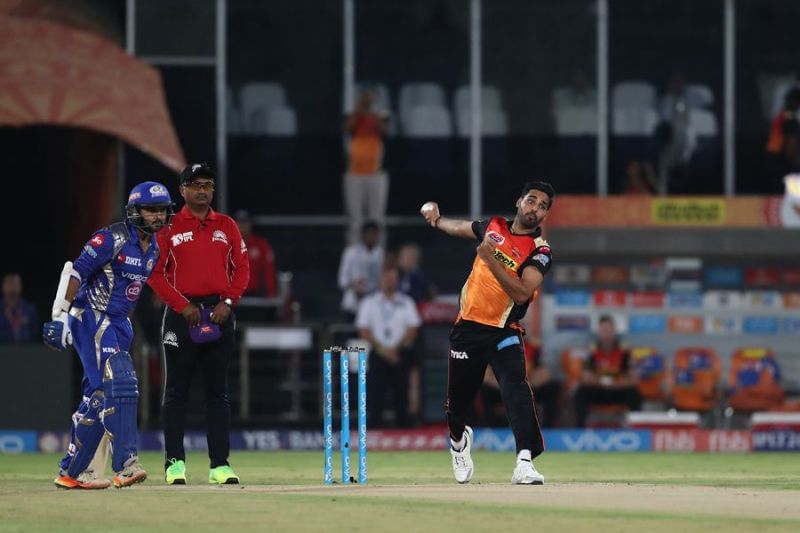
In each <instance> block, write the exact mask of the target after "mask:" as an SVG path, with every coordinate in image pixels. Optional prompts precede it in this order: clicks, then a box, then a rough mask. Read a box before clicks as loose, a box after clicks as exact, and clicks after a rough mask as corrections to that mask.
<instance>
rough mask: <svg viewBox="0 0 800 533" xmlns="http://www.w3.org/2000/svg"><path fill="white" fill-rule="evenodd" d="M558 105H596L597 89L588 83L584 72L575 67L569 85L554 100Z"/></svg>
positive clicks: (571, 106)
mask: <svg viewBox="0 0 800 533" xmlns="http://www.w3.org/2000/svg"><path fill="white" fill-rule="evenodd" d="M555 104H556V105H557V106H558V107H570V108H574V107H597V90H596V89H595V88H594V86H593V85H589V82H588V80H587V79H586V73H585V72H584V71H583V70H581V69H577V70H575V71H573V72H572V79H571V80H570V85H569V87H567V88H566V89H565V90H564V92H563V93H562V94H561V95H560V98H559V101H558V102H555Z"/></svg>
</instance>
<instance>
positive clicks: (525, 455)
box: [517, 450, 531, 461]
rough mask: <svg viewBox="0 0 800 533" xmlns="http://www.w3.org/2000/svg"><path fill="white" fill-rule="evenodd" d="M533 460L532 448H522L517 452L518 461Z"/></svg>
mask: <svg viewBox="0 0 800 533" xmlns="http://www.w3.org/2000/svg"><path fill="white" fill-rule="evenodd" d="M530 460H531V451H530V450H520V452H519V453H518V454H517V461H530Z"/></svg>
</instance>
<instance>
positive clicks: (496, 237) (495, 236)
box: [486, 231, 506, 244]
mask: <svg viewBox="0 0 800 533" xmlns="http://www.w3.org/2000/svg"><path fill="white" fill-rule="evenodd" d="M486 236H487V237H489V240H492V241H494V242H496V243H497V244H503V243H504V242H506V238H505V237H503V236H502V235H500V234H499V233H497V232H496V231H487V232H486Z"/></svg>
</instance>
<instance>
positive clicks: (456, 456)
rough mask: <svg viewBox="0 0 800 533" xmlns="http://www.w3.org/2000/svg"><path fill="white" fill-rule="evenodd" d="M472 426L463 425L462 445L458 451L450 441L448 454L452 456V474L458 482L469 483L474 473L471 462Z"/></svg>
mask: <svg viewBox="0 0 800 533" xmlns="http://www.w3.org/2000/svg"><path fill="white" fill-rule="evenodd" d="M471 450H472V428H471V427H469V426H464V447H463V448H462V449H461V450H460V451H456V450H454V449H453V445H452V441H451V443H450V455H451V456H452V458H453V476H455V478H456V481H458V482H459V483H469V480H470V479H472V474H473V473H474V467H473V464H472V455H471V454H470V451H471Z"/></svg>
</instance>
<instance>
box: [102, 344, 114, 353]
mask: <svg viewBox="0 0 800 533" xmlns="http://www.w3.org/2000/svg"><path fill="white" fill-rule="evenodd" d="M103 353H117V349H116V347H114V346H103Z"/></svg>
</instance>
